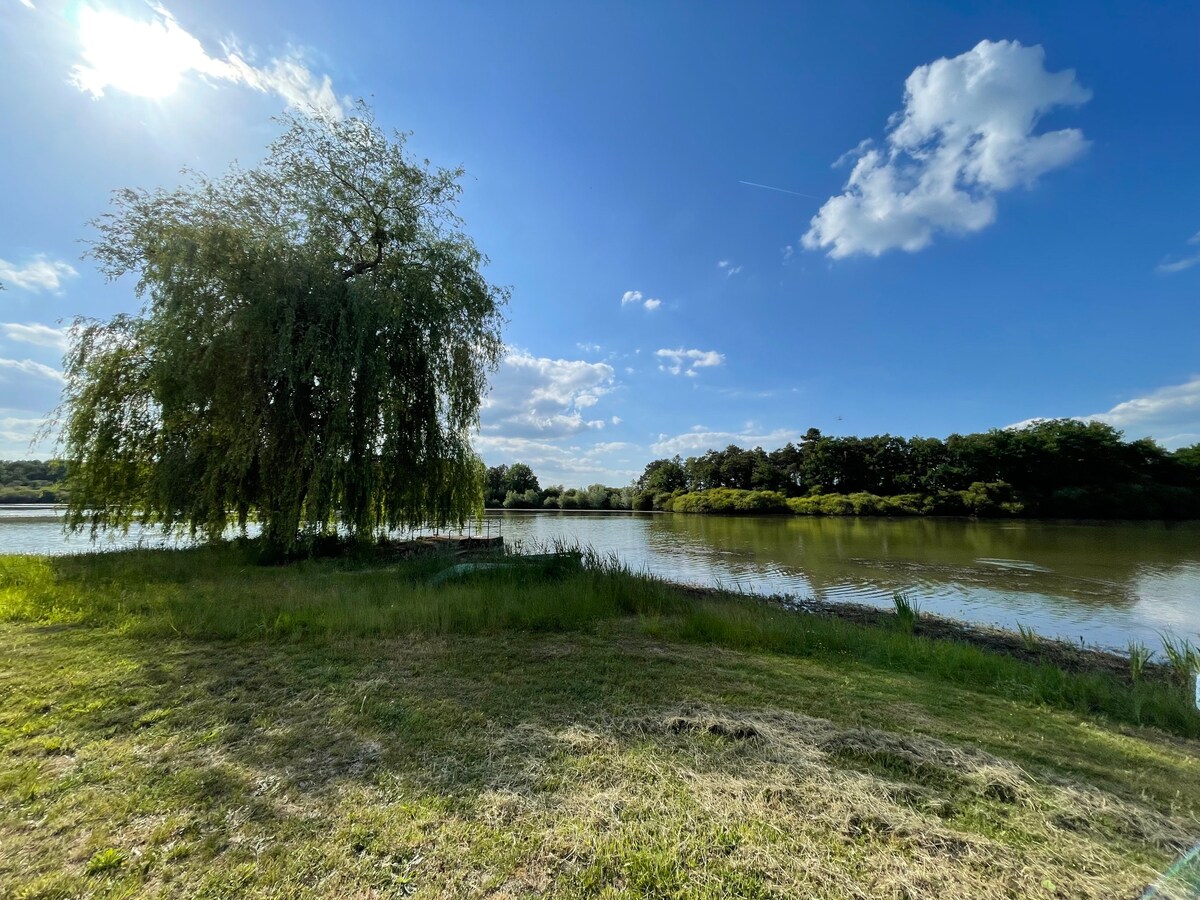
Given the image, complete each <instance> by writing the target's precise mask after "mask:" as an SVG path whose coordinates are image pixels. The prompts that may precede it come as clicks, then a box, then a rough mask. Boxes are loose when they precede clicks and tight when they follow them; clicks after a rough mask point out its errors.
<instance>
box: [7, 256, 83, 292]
mask: <svg viewBox="0 0 1200 900" xmlns="http://www.w3.org/2000/svg"><path fill="white" fill-rule="evenodd" d="M78 274H79V273H78V272H76V271H75V270H74V269H73V268H72V267H71V266H70V265H69V264H67V263H65V262H63V261H62V260H58V259H50V258H49V257H47V256H46V254H44V253H39V254H38V255H37V256H35V257H33V259H30V260H28V261H26V262H25V264H24V265H18V264H17V263H11V262H9V261H8V260H4V259H0V284H3V285H5V286H8V285H12V286H13V287H19V288H24V289H25V290H27V291H57V290H58V289H59V288H60V287H62V283H63V279H65V278H74V277H75V276H77V275H78Z"/></svg>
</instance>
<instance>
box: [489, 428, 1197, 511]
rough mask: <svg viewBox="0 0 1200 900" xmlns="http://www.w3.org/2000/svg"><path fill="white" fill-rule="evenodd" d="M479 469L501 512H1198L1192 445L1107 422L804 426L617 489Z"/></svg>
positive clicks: (677, 463) (659, 466) (656, 470)
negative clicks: (982, 427) (831, 431)
mask: <svg viewBox="0 0 1200 900" xmlns="http://www.w3.org/2000/svg"><path fill="white" fill-rule="evenodd" d="M514 471H517V472H518V474H519V475H520V476H521V478H520V479H519V480H518V481H514V480H513V479H512V472H514ZM488 474H489V478H488V482H489V484H488V491H489V495H488V505H489V506H505V507H508V508H519V507H549V508H556V509H557V508H561V509H574V508H596V509H641V510H651V509H660V510H669V511H674V512H692V513H725V514H738V513H742V514H755V515H761V514H768V513H783V514H787V513H791V514H796V515H860V516H861V515H972V516H1038V517H1064V518H1121V519H1127V518H1128V519H1150V518H1153V519H1182V518H1200V444H1196V445H1193V446H1191V447H1186V448H1183V449H1180V450H1175V451H1173V452H1171V451H1167V450H1164V449H1163V448H1162V447H1160V446H1159V445H1158V444H1157V443H1155V442H1154V441H1152V440H1149V439H1143V440H1137V441H1125V440H1124V439H1123V436H1122V434H1121V432H1120V431H1118V430H1116V429H1115V428H1113V427H1111V426H1109V425H1105V424H1103V423H1100V422H1079V421H1076V420H1074V419H1055V420H1048V421H1043V422H1039V423H1037V424H1034V425H1031V426H1029V427H1025V428H1012V429H994V430H992V431H988V432H983V433H979V434H966V435H959V434H953V435H950V437H948V438H946V439H945V440H942V439H941V438H902V437H894V436H892V435H887V434H885V435H876V436H875V437H866V438H859V437H827V436H825V435H823V434H821V433H820V431H818V430H816V429H815V428H814V429H809V431H808V432H807V433H806V434H805V435H804V437H803V438H802V439H801V440H800V441H799V443H789V444H787V445H786V446H784V447H781V448H779V449H778V450H773V451H771V452H767V451H764V450H763V449H762V448H759V447H756V448H755V449H753V450H744V449H742V448H740V447H736V446H732V445H731V446H729V447H726V448H725V449H724V450H710V451H708V452H707V453H705V454H704V455H703V456H692V457H689V458H687V459H682V458H680V457H679V456H676V457H674V458H672V459H657V460H654V461H653V462H651V463H649V464H648V465H647V466H646V468H645V471H644V472H643V473H642V475H641V476H640V477H639V478H638V479H637V480H636V481H635V482H634V484H633V485H632V486H630V487H629V488H621V489H618V488H606V487H604V486H602V485H592V486H591V487H589V488H587V489H586V490H572V491H564V490H563V489H562V488H553V489H551V490H550V491H540V490H539V488H538V484H537V479H536V478H535V477H533V473H532V471H530V470H529V467H528V466H525V465H522V464H517V465H515V466H509V467H503V466H501V467H499V468H497V469H490V470H489V473H488ZM506 478H507V479H508V480H506ZM568 495H569V496H568Z"/></svg>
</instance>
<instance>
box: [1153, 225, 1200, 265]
mask: <svg viewBox="0 0 1200 900" xmlns="http://www.w3.org/2000/svg"><path fill="white" fill-rule="evenodd" d="M1188 243H1189V244H1191V245H1192V246H1196V245H1200V232H1197V233H1196V234H1194V235H1192V236H1191V237H1190V238H1188ZM1197 263H1200V250H1197V251H1195V252H1193V253H1192V254H1191V256H1184V257H1180V258H1179V259H1176V260H1171V261H1169V262H1168V261H1163V262H1161V263H1159V264H1158V267H1157V268H1156V269H1155V271H1156V272H1161V273H1163V274H1171V273H1172V272H1182V271H1183V270H1184V269H1190V268H1191V267H1192V266H1194V265H1196V264H1197Z"/></svg>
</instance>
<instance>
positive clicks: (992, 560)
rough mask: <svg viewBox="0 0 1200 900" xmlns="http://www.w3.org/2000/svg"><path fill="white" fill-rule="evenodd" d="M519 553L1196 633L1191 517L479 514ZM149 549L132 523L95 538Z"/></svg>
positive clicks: (1040, 618)
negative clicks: (561, 552) (552, 548)
mask: <svg viewBox="0 0 1200 900" xmlns="http://www.w3.org/2000/svg"><path fill="white" fill-rule="evenodd" d="M488 519H489V521H490V522H491V528H492V529H493V533H495V529H497V528H499V529H501V530H502V533H503V534H504V536H505V538H506V539H507V541H508V542H509V543H510V544H512V543H515V542H520V543H521V544H523V545H524V546H526V547H535V546H540V545H548V544H552V543H554V542H555V541H566V542H569V543H577V544H580V545H588V546H591V547H593V548H594V549H596V550H597V551H599V552H601V553H615V554H616V555H617V556H618V557H619V558H620V559H621V560H622V561H623V562H624V563H625V564H626V565H628V566H629V567H630V568H632V569H634V570H635V571H645V572H650V573H652V574H654V575H658V576H661V577H663V578H668V579H670V580H673V581H680V582H687V583H691V584H698V585H710V586H723V587H726V588H733V589H737V590H743V591H747V592H752V593H760V594H788V595H792V596H795V597H800V598H809V597H812V598H817V599H820V600H826V601H853V602H857V603H866V604H871V605H877V606H885V607H887V606H891V603H892V594H893V592H895V591H903V592H905V593H906V594H908V595H909V596H910V597H911V598H912V599H914V600H916V601H917V603H918V604H920V606H921V607H922V608H923V609H924V610H925V611H927V612H930V613H936V614H939V615H944V616H949V617H952V618H956V619H962V620H965V621H969V622H976V623H980V624H990V625H1001V626H1004V627H1008V628H1014V627H1016V626H1017V625H1018V624H1022V625H1028V626H1031V627H1033V628H1034V629H1035V630H1036V631H1038V632H1039V633H1041V634H1044V635H1047V636H1055V637H1062V638H1066V639H1068V640H1073V641H1080V640H1082V641H1084V642H1085V643H1087V644H1089V645H1098V646H1103V647H1110V648H1124V647H1126V645H1127V644H1128V642H1129V641H1131V640H1140V641H1144V642H1145V643H1147V644H1149V645H1150V646H1152V647H1157V646H1158V645H1159V642H1160V640H1159V636H1160V634H1162V633H1164V632H1170V633H1173V634H1177V635H1182V636H1185V637H1190V638H1191V639H1192V640H1196V639H1197V637H1198V635H1200V522H1184V523H1176V524H1163V523H1158V522H1042V521H1025V520H1004V521H996V520H988V521H970V520H965V519H932V518H931V519H915V518H914V519H875V518H863V519H856V518H808V517H763V518H724V517H715V516H686V515H672V514H669V513H666V514H654V513H572V512H562V513H554V512H552V513H546V512H537V513H523V512H503V513H501V512H497V513H489V515H488ZM139 541H140V542H141V543H143V544H144V545H146V544H148V545H159V544H162V543H163V539H162V537H161V536H160V535H159V534H157V533H153V532H151V533H148V534H143V533H141V532H139V531H138V529H136V528H135V529H133V530H131V532H130V534H129V535H126V536H117V537H115V538H104V539H101V540H100V541H99V542H98V544H97V545H96V546H98V547H99V548H102V549H118V548H121V547H126V546H133V545H136V544H137V543H138V542H139ZM90 549H93V545H92V544H90V542H89V541H88V540H87V539H86V537H81V536H75V537H67V536H64V535H63V533H62V528H61V524H60V521H59V519H58V512H57V510H55V509H54V508H53V507H3V506H0V553H39V554H43V553H44V554H55V553H70V552H85V551H88V550H90Z"/></svg>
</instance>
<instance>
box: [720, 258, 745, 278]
mask: <svg viewBox="0 0 1200 900" xmlns="http://www.w3.org/2000/svg"><path fill="white" fill-rule="evenodd" d="M717 268H718V269H724V270H725V276H726V277H729V276H730V275H736V274H737V273H738V272H740V271H742V267H741V266H735V265H734V264H733V263H731V262H730V261H729V260H727V259H723V260H721V261H720V262H719V263H717Z"/></svg>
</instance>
